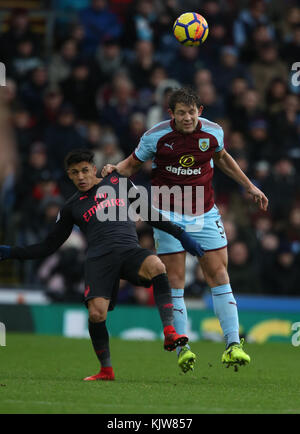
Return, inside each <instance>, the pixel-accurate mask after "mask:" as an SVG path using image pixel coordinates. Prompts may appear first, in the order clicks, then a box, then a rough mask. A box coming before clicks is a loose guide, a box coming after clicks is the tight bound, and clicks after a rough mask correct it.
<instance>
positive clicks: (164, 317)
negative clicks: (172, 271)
mask: <svg viewBox="0 0 300 434" xmlns="http://www.w3.org/2000/svg"><path fill="white" fill-rule="evenodd" d="M152 284H153V296H154V300H155V303H156V306H157V308H158V311H159V315H160V319H161V322H162V324H163V327H167V326H173V325H174V314H173V303H172V297H171V289H170V285H169V280H168V277H167V275H166V274H165V273H162V274H159V275H158V276H155V277H154V278H153V279H152Z"/></svg>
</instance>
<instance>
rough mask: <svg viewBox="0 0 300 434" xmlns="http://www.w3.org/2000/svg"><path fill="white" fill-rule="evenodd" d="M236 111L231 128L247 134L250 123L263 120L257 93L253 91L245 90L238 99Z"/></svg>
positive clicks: (262, 111)
mask: <svg viewBox="0 0 300 434" xmlns="http://www.w3.org/2000/svg"><path fill="white" fill-rule="evenodd" d="M237 107H238V110H236V112H235V116H234V118H233V120H232V127H233V128H234V129H236V130H238V131H243V132H244V133H247V132H248V131H249V126H250V125H251V123H252V122H253V121H255V120H257V119H263V118H264V117H265V116H266V114H265V112H264V110H263V109H262V103H261V98H260V95H259V93H258V92H257V91H256V90H255V89H251V88H250V89H246V90H245V91H244V92H243V93H242V94H241V95H240V97H239V98H238V105H237Z"/></svg>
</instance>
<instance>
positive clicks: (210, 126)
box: [199, 117, 223, 133]
mask: <svg viewBox="0 0 300 434" xmlns="http://www.w3.org/2000/svg"><path fill="white" fill-rule="evenodd" d="M199 120H200V122H201V129H202V130H203V131H207V132H210V131H212V132H216V133H221V132H223V128H222V127H221V125H219V124H217V123H216V122H213V121H210V120H209V119H206V118H202V117H199Z"/></svg>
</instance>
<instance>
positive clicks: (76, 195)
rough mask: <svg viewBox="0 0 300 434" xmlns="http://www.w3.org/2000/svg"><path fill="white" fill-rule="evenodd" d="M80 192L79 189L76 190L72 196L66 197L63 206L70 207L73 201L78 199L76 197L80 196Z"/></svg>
mask: <svg viewBox="0 0 300 434" xmlns="http://www.w3.org/2000/svg"><path fill="white" fill-rule="evenodd" d="M81 194H82V193H80V192H79V191H76V192H75V193H74V194H72V196H70V197H69V198H68V199H66V201H65V204H64V206H63V208H68V207H70V206H71V205H72V204H73V203H74V202H76V201H77V200H78V198H79V197H80V195H81Z"/></svg>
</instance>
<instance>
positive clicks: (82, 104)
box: [60, 59, 98, 121]
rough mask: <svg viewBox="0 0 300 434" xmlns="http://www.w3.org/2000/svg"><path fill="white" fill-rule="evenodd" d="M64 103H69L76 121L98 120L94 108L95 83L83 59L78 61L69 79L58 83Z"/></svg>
mask: <svg viewBox="0 0 300 434" xmlns="http://www.w3.org/2000/svg"><path fill="white" fill-rule="evenodd" d="M60 87H61V90H62V93H63V95H64V99H65V101H66V102H68V103H70V104H71V105H72V106H73V108H74V110H75V112H76V116H77V118H78V119H80V120H83V121H92V120H95V119H97V118H98V110H97V107H96V97H95V93H96V90H97V89H96V83H95V82H94V81H93V77H92V73H91V68H90V66H89V64H88V63H87V62H86V60H85V59H78V60H77V61H76V62H75V63H74V65H73V69H72V73H71V75H70V77H68V78H67V79H66V80H63V81H62V82H61V83H60Z"/></svg>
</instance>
